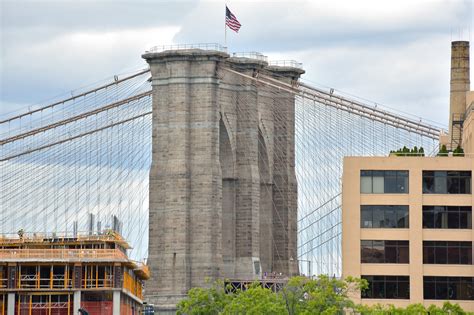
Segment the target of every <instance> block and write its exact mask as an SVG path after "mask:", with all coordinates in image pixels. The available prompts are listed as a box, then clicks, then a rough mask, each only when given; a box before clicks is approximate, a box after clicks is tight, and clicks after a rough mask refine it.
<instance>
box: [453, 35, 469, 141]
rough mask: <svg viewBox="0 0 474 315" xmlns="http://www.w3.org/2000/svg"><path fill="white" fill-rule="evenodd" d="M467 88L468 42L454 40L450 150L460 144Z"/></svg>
mask: <svg viewBox="0 0 474 315" xmlns="http://www.w3.org/2000/svg"><path fill="white" fill-rule="evenodd" d="M469 90H470V81H469V42H468V41H455V42H452V43H451V91H450V102H449V103H450V104H449V135H450V137H451V149H452V150H454V149H455V148H456V147H457V146H458V145H460V144H461V139H462V134H461V131H462V129H461V126H462V125H461V124H462V121H463V120H464V114H465V112H466V92H468V91H469Z"/></svg>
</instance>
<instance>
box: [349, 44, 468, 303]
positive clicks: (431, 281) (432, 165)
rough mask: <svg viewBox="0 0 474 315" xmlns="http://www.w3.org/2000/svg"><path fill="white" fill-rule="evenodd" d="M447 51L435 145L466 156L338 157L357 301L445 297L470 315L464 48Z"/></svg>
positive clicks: (419, 300)
mask: <svg viewBox="0 0 474 315" xmlns="http://www.w3.org/2000/svg"><path fill="white" fill-rule="evenodd" d="M451 48H452V49H451V51H452V58H451V97H450V125H449V133H448V134H445V135H442V136H440V147H441V146H446V148H447V149H448V150H455V149H457V148H464V149H465V150H464V152H465V153H464V154H461V156H459V155H456V154H453V153H452V152H451V153H446V154H442V156H436V157H424V156H395V155H392V156H388V157H346V158H345V159H344V167H343V168H344V171H343V187H342V208H343V218H342V239H343V241H342V267H343V276H344V277H346V276H349V275H350V276H357V277H361V278H364V279H366V280H367V281H368V283H369V289H368V290H367V291H365V292H362V293H361V294H360V295H357V296H354V297H353V298H354V300H355V301H356V302H359V303H364V304H376V303H382V304H394V305H397V306H406V305H408V304H412V303H423V304H424V305H426V306H428V305H430V304H437V305H442V304H443V303H444V301H447V300H449V301H452V302H455V303H458V304H459V305H460V306H461V307H463V308H464V309H465V310H468V311H474V266H473V261H472V256H473V252H472V242H473V240H474V231H473V229H472V225H473V221H472V220H473V219H472V206H473V204H474V199H473V194H472V173H473V170H474V159H473V155H472V153H474V152H472V147H473V143H472V131H473V130H472V129H473V128H474V127H473V126H474V124H472V122H471V120H472V119H473V118H472V117H471V115H470V112H471V108H472V106H471V103H472V101H473V99H474V98H473V94H472V92H470V91H469V89H470V83H469V43H468V42H453V43H452V47H451ZM394 149H397V148H394Z"/></svg>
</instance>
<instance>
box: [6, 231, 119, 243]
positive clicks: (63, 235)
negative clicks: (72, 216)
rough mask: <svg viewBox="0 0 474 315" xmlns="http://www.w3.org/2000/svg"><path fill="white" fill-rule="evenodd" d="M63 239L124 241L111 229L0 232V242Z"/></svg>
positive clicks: (55, 240) (53, 240)
mask: <svg viewBox="0 0 474 315" xmlns="http://www.w3.org/2000/svg"><path fill="white" fill-rule="evenodd" d="M63 240H77V241H107V240H110V241H124V239H123V238H122V236H120V235H119V234H118V233H116V232H114V231H112V230H104V231H103V232H101V233H97V232H94V233H90V232H72V231H71V232H48V233H27V232H24V233H23V232H20V231H19V232H18V233H16V234H15V233H11V234H0V244H13V243H19V242H23V243H28V242H32V243H33V242H35V243H36V242H42V241H49V242H57V241H63Z"/></svg>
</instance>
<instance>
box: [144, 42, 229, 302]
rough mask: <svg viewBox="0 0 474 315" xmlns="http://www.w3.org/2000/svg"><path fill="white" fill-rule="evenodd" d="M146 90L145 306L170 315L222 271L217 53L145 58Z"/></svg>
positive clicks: (183, 52) (219, 58)
mask: <svg viewBox="0 0 474 315" xmlns="http://www.w3.org/2000/svg"><path fill="white" fill-rule="evenodd" d="M143 58H144V59H146V61H147V62H148V63H149V64H150V69H151V74H152V89H153V118H152V119H153V138H152V166H151V170H150V210H149V213H150V214H149V216H150V218H149V222H150V224H149V256H148V263H149V266H150V269H151V274H152V278H151V280H150V281H148V283H147V290H146V291H147V299H148V300H149V301H150V303H153V304H155V305H158V306H160V307H163V308H166V309H171V308H173V307H175V305H176V303H177V302H179V301H180V300H181V299H182V298H184V297H185V295H186V293H187V291H188V290H189V289H190V288H191V287H196V286H206V285H208V283H206V278H210V279H215V278H217V277H219V276H220V270H221V269H222V265H223V260H222V239H221V237H222V228H221V226H222V203H221V194H222V188H221V187H222V176H221V170H220V166H219V165H220V164H219V122H220V114H219V103H218V99H217V95H218V85H219V78H218V77H217V68H218V64H219V63H220V62H222V61H223V60H225V59H226V58H228V55H227V54H226V53H223V52H219V51H211V50H200V49H189V50H174V51H165V52H161V53H147V54H145V55H143Z"/></svg>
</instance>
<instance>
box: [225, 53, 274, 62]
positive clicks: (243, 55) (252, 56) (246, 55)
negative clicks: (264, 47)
mask: <svg viewBox="0 0 474 315" xmlns="http://www.w3.org/2000/svg"><path fill="white" fill-rule="evenodd" d="M232 56H233V57H237V58H249V59H256V60H259V61H265V62H268V57H267V56H265V55H264V54H262V53H259V52H257V51H248V52H235V53H232Z"/></svg>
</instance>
